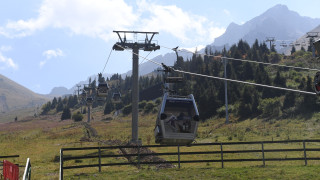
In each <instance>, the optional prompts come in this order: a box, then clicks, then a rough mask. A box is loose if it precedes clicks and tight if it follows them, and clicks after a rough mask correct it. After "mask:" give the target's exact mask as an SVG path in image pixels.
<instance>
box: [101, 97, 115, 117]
mask: <svg viewBox="0 0 320 180" xmlns="http://www.w3.org/2000/svg"><path fill="white" fill-rule="evenodd" d="M113 110H114V106H113V103H112V101H111V100H110V99H108V100H107V102H106V105H105V107H104V111H103V113H104V114H110V113H111V112H112V111H113Z"/></svg>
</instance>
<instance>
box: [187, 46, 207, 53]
mask: <svg viewBox="0 0 320 180" xmlns="http://www.w3.org/2000/svg"><path fill="white" fill-rule="evenodd" d="M205 47H206V46H204V45H199V46H196V47H191V48H181V49H185V50H187V51H190V52H193V53H195V52H196V50H197V51H200V50H201V49H203V48H205Z"/></svg>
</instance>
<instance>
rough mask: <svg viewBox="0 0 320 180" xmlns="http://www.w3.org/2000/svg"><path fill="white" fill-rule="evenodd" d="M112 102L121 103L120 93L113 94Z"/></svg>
mask: <svg viewBox="0 0 320 180" xmlns="http://www.w3.org/2000/svg"><path fill="white" fill-rule="evenodd" d="M112 101H113V103H119V102H120V101H121V93H120V92H116V93H113V94H112Z"/></svg>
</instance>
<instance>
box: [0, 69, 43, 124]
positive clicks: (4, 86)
mask: <svg viewBox="0 0 320 180" xmlns="http://www.w3.org/2000/svg"><path fill="white" fill-rule="evenodd" d="M46 101H47V98H45V97H44V96H42V95H39V94H36V93H34V92H32V91H30V90H29V89H27V88H25V87H23V86H21V85H19V84H17V83H15V82H14V81H12V80H10V79H8V78H6V77H5V76H3V75H1V74H0V112H1V114H0V122H3V121H4V120H3V119H4V118H3V117H4V116H7V114H6V113H8V112H10V111H14V110H17V109H24V108H30V107H36V106H39V105H41V104H43V103H45V102H46Z"/></svg>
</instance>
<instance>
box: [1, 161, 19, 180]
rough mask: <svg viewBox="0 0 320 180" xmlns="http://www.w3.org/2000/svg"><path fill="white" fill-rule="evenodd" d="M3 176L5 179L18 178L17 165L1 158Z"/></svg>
mask: <svg viewBox="0 0 320 180" xmlns="http://www.w3.org/2000/svg"><path fill="white" fill-rule="evenodd" d="M3 177H4V179H6V180H7V179H9V180H19V166H17V165H15V164H13V163H11V162H9V161H7V160H3Z"/></svg>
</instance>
